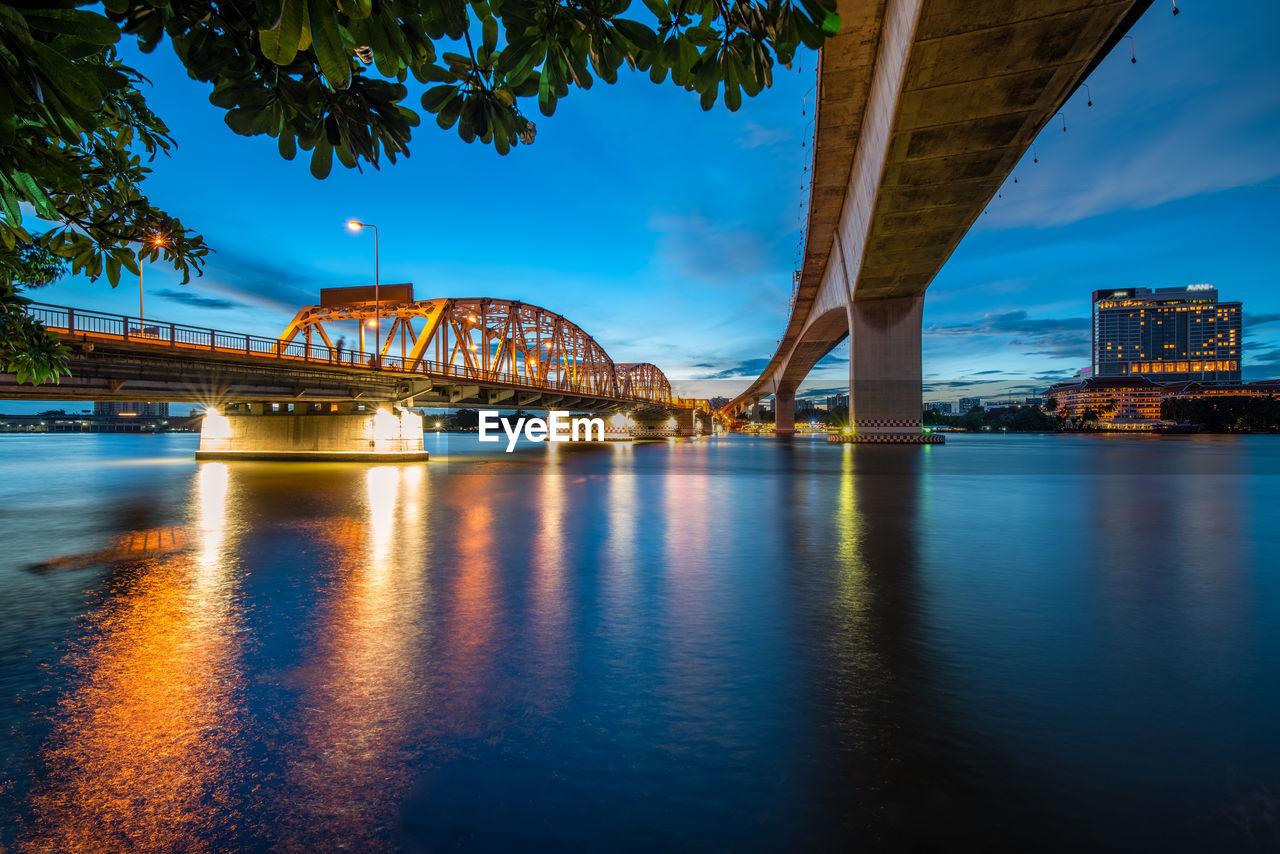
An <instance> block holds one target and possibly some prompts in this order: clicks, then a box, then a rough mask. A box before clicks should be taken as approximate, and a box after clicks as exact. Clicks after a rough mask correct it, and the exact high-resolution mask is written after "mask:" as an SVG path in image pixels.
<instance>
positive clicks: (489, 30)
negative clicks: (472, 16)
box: [481, 18, 498, 53]
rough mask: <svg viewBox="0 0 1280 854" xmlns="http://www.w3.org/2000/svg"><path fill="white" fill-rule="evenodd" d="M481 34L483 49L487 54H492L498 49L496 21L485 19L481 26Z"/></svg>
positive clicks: (495, 19) (494, 19)
mask: <svg viewBox="0 0 1280 854" xmlns="http://www.w3.org/2000/svg"><path fill="white" fill-rule="evenodd" d="M481 33H482V36H483V41H484V49H485V50H487V51H488V52H489V53H493V52H494V51H495V50H497V48H498V19H497V18H485V19H484V24H483V25H482V26H481Z"/></svg>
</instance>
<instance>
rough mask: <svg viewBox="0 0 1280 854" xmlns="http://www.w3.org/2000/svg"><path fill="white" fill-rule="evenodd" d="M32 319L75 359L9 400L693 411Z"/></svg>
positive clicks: (353, 357)
mask: <svg viewBox="0 0 1280 854" xmlns="http://www.w3.org/2000/svg"><path fill="white" fill-rule="evenodd" d="M28 310H29V312H30V313H31V314H32V315H33V316H34V317H35V318H36V319H37V320H39V321H40V322H41V323H43V324H44V325H45V327H46V328H47V329H49V330H50V331H52V332H54V333H55V334H57V335H58V336H59V337H60V338H61V339H62V340H63V342H64V343H66V344H67V345H68V346H70V347H71V349H72V360H71V370H72V376H70V377H67V378H64V379H63V381H62V382H61V383H59V384H57V385H53V384H45V385H40V386H30V385H19V384H18V383H17V381H16V378H15V377H14V376H13V375H12V374H0V398H7V399H12V400H139V399H142V400H167V401H175V402H176V401H191V402H196V403H204V404H212V403H226V402H233V401H294V402H308V401H310V402H325V401H335V402H337V401H370V402H373V401H408V400H410V399H412V401H413V403H414V405H419V406H451V407H460V406H492V405H499V404H500V405H503V406H504V407H507V408H513V407H523V408H528V409H547V408H553V407H555V408H581V409H591V410H596V411H615V410H628V411H631V410H646V409H655V410H656V409H662V410H670V409H696V408H699V405H700V403H701V402H700V401H694V400H680V399H676V400H674V401H656V400H648V399H645V398H642V397H627V396H619V395H600V394H596V393H592V392H590V391H586V390H583V389H581V388H578V387H575V385H574V384H573V383H572V382H568V383H555V384H551V385H539V384H537V383H533V382H530V381H529V378H528V377H525V376H520V375H515V374H509V373H504V372H499V371H483V370H476V369H474V368H465V367H461V366H458V365H450V364H441V363H437V362H433V361H429V360H422V361H421V362H419V363H417V364H416V365H413V366H410V365H407V364H406V363H405V362H404V361H403V360H402V359H399V358H396V357H391V356H388V357H384V358H383V359H382V360H381V363H380V364H375V363H374V362H373V359H372V356H371V355H370V354H368V353H363V354H362V353H360V352H359V351H351V350H346V351H338V350H335V349H332V348H328V347H325V346H323V345H316V344H311V343H309V342H302V341H294V342H283V341H281V340H280V339H277V338H266V337H262V336H256V335H250V334H247V333H240V332H228V331H224V330H218V329H206V328H201V327H195V326H187V325H184V324H178V323H170V322H165V321H156V320H144V319H142V318H136V317H129V316H126V315H117V314H106V313H103V312H97V311H86V310H82V309H76V308H69V307H65V306H53V305H44V304H38V303H37V304H33V305H31V306H30V307H29V309H28Z"/></svg>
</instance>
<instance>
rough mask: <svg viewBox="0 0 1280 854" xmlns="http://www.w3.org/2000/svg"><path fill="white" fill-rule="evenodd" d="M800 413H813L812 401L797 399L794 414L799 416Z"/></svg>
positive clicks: (803, 398)
mask: <svg viewBox="0 0 1280 854" xmlns="http://www.w3.org/2000/svg"><path fill="white" fill-rule="evenodd" d="M801 412H813V401H812V400H809V398H807V397H797V398H796V414H797V415H799V414H800V413H801Z"/></svg>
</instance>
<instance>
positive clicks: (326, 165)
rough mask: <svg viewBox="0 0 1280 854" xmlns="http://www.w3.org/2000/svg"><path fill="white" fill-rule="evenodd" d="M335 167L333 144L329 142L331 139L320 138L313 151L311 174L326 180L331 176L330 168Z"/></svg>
mask: <svg viewBox="0 0 1280 854" xmlns="http://www.w3.org/2000/svg"><path fill="white" fill-rule="evenodd" d="M332 168H333V146H332V145H330V144H329V140H327V139H320V140H318V141H317V142H316V149H315V151H313V152H311V174H312V175H313V176H314V177H316V178H319V179H321V180H324V179H325V178H327V177H329V170H330V169H332Z"/></svg>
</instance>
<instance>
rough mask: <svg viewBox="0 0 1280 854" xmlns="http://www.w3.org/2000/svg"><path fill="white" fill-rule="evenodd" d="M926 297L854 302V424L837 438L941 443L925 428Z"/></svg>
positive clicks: (851, 408)
mask: <svg viewBox="0 0 1280 854" xmlns="http://www.w3.org/2000/svg"><path fill="white" fill-rule="evenodd" d="M923 308H924V296H923V295H920V296H915V297H899V298H895V299H881V300H866V301H862V302H853V303H850V304H849V306H848V310H849V342H850V343H849V348H850V353H849V423H850V427H851V428H852V433H848V434H844V433H841V434H832V435H830V436H829V437H828V438H829V439H830V440H831V441H833V442H881V443H905V444H933V443H941V442H942V441H943V437H942V435H941V434H933V433H925V432H923V430H922V428H921V422H920V417H921V415H920V410H921V407H922V403H921V400H922V396H921V364H920V324H921V316H922V313H923Z"/></svg>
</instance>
